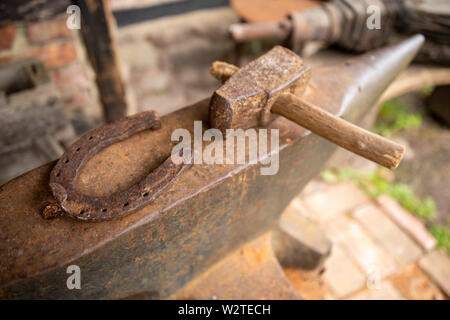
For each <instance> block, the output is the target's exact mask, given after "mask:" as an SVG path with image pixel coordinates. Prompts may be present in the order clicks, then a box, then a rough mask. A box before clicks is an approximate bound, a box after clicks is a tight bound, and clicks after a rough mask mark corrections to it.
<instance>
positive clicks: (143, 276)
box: [0, 37, 423, 299]
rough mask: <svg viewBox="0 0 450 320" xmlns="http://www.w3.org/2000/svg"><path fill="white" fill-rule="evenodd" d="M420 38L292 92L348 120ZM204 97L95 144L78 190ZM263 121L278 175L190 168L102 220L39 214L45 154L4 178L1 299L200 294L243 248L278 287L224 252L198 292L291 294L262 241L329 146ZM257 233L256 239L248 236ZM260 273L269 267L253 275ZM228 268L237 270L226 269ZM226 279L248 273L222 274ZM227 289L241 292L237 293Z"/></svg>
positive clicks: (105, 181) (109, 181)
mask: <svg viewBox="0 0 450 320" xmlns="http://www.w3.org/2000/svg"><path fill="white" fill-rule="evenodd" d="M422 42H423V38H422V37H413V38H410V39H408V40H406V41H404V42H402V43H400V44H398V45H395V46H393V47H389V48H384V49H381V50H380V51H376V52H370V53H369V54H366V55H363V56H359V57H356V58H353V59H351V60H349V61H346V62H344V63H339V64H337V65H332V66H327V67H321V68H313V69H312V75H311V80H310V82H309V84H308V87H307V88H306V91H305V93H304V94H303V96H302V98H303V99H305V100H307V101H310V102H311V103H314V104H316V105H320V106H322V107H323V108H324V109H326V110H327V111H329V112H332V113H334V114H336V115H339V116H340V117H343V118H345V119H346V120H349V121H351V122H354V123H358V122H360V121H361V119H362V118H363V117H364V115H365V114H366V113H368V112H369V111H370V110H371V108H372V107H373V106H374V104H375V103H376V102H377V100H378V99H379V98H380V96H381V94H382V93H383V92H384V90H385V89H386V88H387V87H388V86H389V85H390V84H391V82H392V81H393V80H394V79H395V77H396V76H397V75H398V74H399V73H400V72H401V71H402V70H403V69H404V68H405V67H406V66H407V65H408V64H409V63H410V61H411V60H412V59H413V57H414V56H415V54H416V53H417V51H418V49H419V48H420V46H421V44H422ZM208 103H209V99H205V100H203V101H200V102H198V103H195V104H194V105H191V106H188V107H186V108H183V109H181V110H178V111H176V112H174V113H171V114H168V115H166V116H164V117H162V118H161V128H160V129H158V130H152V131H150V130H144V131H141V132H139V133H137V134H135V135H133V136H131V137H129V138H128V139H125V140H123V141H120V142H118V143H115V144H113V145H111V146H108V147H107V148H105V149H103V150H102V151H101V152H99V153H98V154H96V155H95V156H93V157H92V158H91V159H90V160H89V161H88V162H87V164H86V165H85V167H84V168H83V170H82V172H81V173H80V175H79V176H78V178H77V180H76V183H75V185H76V188H77V190H78V191H79V192H80V193H84V194H90V195H96V196H105V195H108V194H111V193H113V192H115V191H117V190H125V189H127V188H128V187H129V186H131V185H134V184H136V183H137V182H138V181H140V180H141V179H142V178H143V177H145V176H146V175H148V173H149V172H151V171H152V170H154V169H155V168H157V167H158V166H159V165H160V164H161V163H163V162H164V161H165V160H166V159H167V158H168V157H169V156H170V152H171V148H172V144H171V143H169V141H170V140H171V139H170V137H171V133H172V132H173V131H174V130H175V129H177V128H186V129H187V130H189V131H190V132H191V133H192V132H193V130H194V121H195V120H200V121H203V123H204V124H207V123H208V117H209V116H208ZM268 127H269V128H276V129H279V135H280V142H279V144H280V150H279V158H280V164H279V172H278V174H276V175H267V176H264V175H260V170H259V168H260V164H259V163H256V164H235V165H208V164H201V165H193V166H192V167H190V168H189V169H187V170H184V171H183V172H182V173H181V174H179V175H178V176H177V177H175V178H174V180H173V181H172V183H171V184H170V185H169V186H167V187H166V188H165V189H164V191H163V192H161V193H160V194H159V195H158V196H157V197H155V199H154V200H153V201H152V202H150V203H149V204H148V205H146V206H144V207H142V208H140V209H138V210H137V211H135V212H134V213H132V214H129V215H127V216H125V217H121V218H118V219H113V220H109V221H101V222H95V223H92V222H84V221H78V220H74V219H71V218H70V217H67V216H62V217H58V218H55V219H51V220H45V219H43V218H42V216H41V214H40V213H41V209H42V205H43V204H44V203H45V202H49V201H54V198H53V195H52V192H51V189H50V186H49V175H50V171H51V170H52V168H53V166H54V163H49V164H47V165H44V166H42V167H40V168H37V169H35V170H32V171H30V172H28V173H26V174H24V175H22V176H20V177H18V178H16V179H14V180H12V181H10V182H8V183H7V184H5V185H3V186H2V187H1V189H0V238H1V240H0V241H1V242H0V243H1V245H0V297H2V298H30V299H35V298H58V299H81V298H88V299H100V298H101V299H103V298H125V297H129V296H135V295H136V294H138V293H145V295H146V296H149V297H151V298H161V299H164V298H170V297H190V298H195V297H200V296H201V295H199V294H196V293H195V292H196V291H195V290H194V291H189V290H187V289H186V288H187V287H188V286H189V285H192V283H193V282H195V280H194V279H196V278H197V277H200V276H202V275H205V274H208V272H212V271H211V270H216V271H217V267H216V269H214V268H213V266H214V265H215V266H217V263H219V264H220V263H222V262H223V261H224V259H225V260H226V259H227V257H230V255H231V256H232V255H233V253H234V252H236V250H239V249H240V248H243V247H245V246H251V247H252V248H253V249H254V250H256V252H259V254H260V256H259V258H258V259H256V260H255V261H254V263H255V264H254V266H255V268H259V269H258V270H259V271H261V270H262V268H263V266H266V265H267V263H269V262H270V263H269V265H270V268H265V269H264V270H265V271H264V270H263V271H261V272H263V273H262V274H259V275H258V277H261V279H263V277H264V279H267V281H268V282H267V283H272V284H273V283H278V289H274V290H262V288H261V286H264V283H266V282H264V281H265V280H260V281H255V282H251V281H250V280H249V279H254V278H255V277H253V278H252V277H247V276H245V275H247V274H249V273H251V272H252V270H256V269H251V268H248V266H244V265H243V263H244V262H245V261H247V260H246V259H245V255H244V256H241V258H240V259H237V262H236V263H237V264H234V266H233V259H234V258H233V259H232V260H227V261H229V262H228V263H230V265H228V267H227V268H226V269H227V270H228V272H229V273H228V277H221V279H217V280H218V281H217V282H216V285H215V286H210V287H207V286H204V287H201V288H203V293H202V294H205V295H206V294H209V293H211V294H215V295H217V297H219V298H225V297H232V298H233V297H234V298H239V297H244V298H245V297H246V298H252V297H253V298H254V297H255V294H260V295H259V296H258V297H267V294H268V292H272V293H279V295H277V297H291V298H297V297H298V296H297V295H296V294H295V293H293V292H291V291H289V290H291V288H290V287H289V284H288V282H287V280H282V281H281V280H280V281H279V282H277V281H273V280H274V279H275V280H276V279H281V278H282V275H281V273H280V267H279V266H276V261H275V260H273V259H272V258H273V253H271V252H270V250H266V249H267V246H266V245H268V246H269V247H270V241H271V240H270V237H267V234H268V232H270V231H271V230H274V229H275V228H277V225H278V223H277V222H278V219H279V216H280V214H281V212H282V211H283V209H284V208H285V207H286V206H287V204H288V203H289V202H290V201H291V199H292V198H293V197H294V196H295V195H297V194H298V193H299V192H300V191H301V189H302V188H303V187H304V186H305V184H306V183H307V182H308V181H309V180H311V179H312V178H313V177H314V176H316V175H317V174H318V173H319V172H320V170H321V169H322V168H323V166H324V164H325V162H326V161H327V160H328V159H329V157H330V156H331V155H332V154H333V152H334V151H335V150H336V146H335V145H333V144H332V143H330V142H328V141H326V140H324V139H323V138H320V137H318V136H315V135H313V134H311V133H310V132H309V131H307V130H305V129H304V128H302V127H300V126H298V125H296V124H294V123H292V122H290V121H288V120H286V119H285V118H283V117H278V118H277V119H276V120H274V121H273V122H271V123H270V124H269V125H268ZM256 239H262V240H261V241H260V242H257V243H255V241H256ZM253 249H252V250H253ZM263 253H264V254H263ZM266 253H267V254H266ZM271 257H272V258H271ZM272 260H273V261H272ZM271 263H273V264H271ZM70 265H77V266H79V267H80V270H81V287H82V288H81V289H80V290H76V289H74V290H70V289H68V287H67V286H66V281H67V278H68V276H69V274H67V267H68V266H70ZM239 265H240V266H241V268H239ZM244 267H245V268H244ZM211 268H213V269H211ZM219 269H220V268H219ZM267 270H272V271H270V272H272V274H271V275H270V274H264V272H269V271H267ZM217 272H219V271H217ZM239 272H242V273H243V276H242V277H236V275H239ZM255 272H256V271H255ZM274 274H276V275H277V276H274ZM232 275H235V277H233V276H232ZM210 276H211V274H210ZM233 279H234V280H233ZM236 279H247V280H244V281H245V282H246V283H245V284H243V283H241V284H240V283H232V282H233V281H235V280H236ZM238 287H242V288H243V290H247V291H246V292H248V293H249V294H248V295H243V296H239V294H237V293H236V290H237V289H236V288H238ZM266 289H267V288H266ZM233 290H234V291H233ZM283 290H284V291H283ZM252 294H253V295H252ZM202 297H212V296H202ZM271 297H273V296H271Z"/></svg>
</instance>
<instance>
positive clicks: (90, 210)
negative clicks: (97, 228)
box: [50, 111, 187, 221]
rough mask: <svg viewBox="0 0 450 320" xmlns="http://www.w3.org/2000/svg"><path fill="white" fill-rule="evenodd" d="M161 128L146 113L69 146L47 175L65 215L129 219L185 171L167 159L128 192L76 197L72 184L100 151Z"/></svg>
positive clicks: (155, 116) (155, 118) (154, 115)
mask: <svg viewBox="0 0 450 320" xmlns="http://www.w3.org/2000/svg"><path fill="white" fill-rule="evenodd" d="M160 128H161V122H160V120H159V116H158V114H157V113H156V112H154V111H147V112H142V113H139V114H137V115H134V116H130V117H126V118H123V119H120V120H117V121H115V122H113V123H111V124H108V125H105V126H103V127H100V128H98V129H95V130H93V131H91V132H88V133H87V134H85V135H84V136H82V137H81V138H80V139H78V140H77V141H76V142H75V143H74V144H72V145H71V146H70V148H69V149H68V150H67V151H66V152H65V153H64V154H63V155H62V156H61V158H60V159H59V160H58V162H57V163H56V165H55V167H54V168H53V169H52V171H51V173H50V188H51V190H52V193H53V195H54V197H55V198H56V200H57V201H58V202H59V205H60V206H61V209H62V210H63V211H64V213H65V214H67V215H69V216H70V217H72V218H75V219H77V220H83V221H102V220H108V219H112V218H116V217H123V216H125V215H128V214H129V213H131V212H133V211H135V210H137V209H139V208H141V207H143V206H145V205H146V204H148V203H149V202H151V201H152V200H154V199H155V198H156V197H157V196H158V195H159V194H160V193H161V192H162V191H163V190H164V189H165V188H166V187H167V186H168V185H169V184H170V182H171V181H172V180H173V179H174V178H175V177H176V176H177V175H178V174H180V173H181V172H182V171H183V170H184V169H185V168H186V167H187V166H186V165H185V164H184V163H181V164H175V163H173V162H172V160H171V157H169V158H167V159H166V160H165V161H164V162H163V163H162V164H161V165H160V166H159V167H158V168H156V169H155V170H153V171H152V172H151V173H150V174H149V175H147V176H146V177H145V178H144V179H143V180H141V181H140V182H139V183H137V184H135V185H133V186H132V187H131V188H129V189H127V190H124V191H118V192H115V193H113V194H111V195H108V196H104V197H93V196H89V195H85V194H81V193H79V192H78V191H77V190H76V187H75V181H76V179H77V177H78V175H79V173H80V172H81V170H82V169H83V167H84V165H85V164H86V163H87V161H88V160H89V159H91V158H92V157H93V156H94V155H95V154H97V153H98V152H99V151H100V150H102V149H104V148H105V147H107V146H109V145H111V144H114V143H116V142H119V141H122V140H125V139H127V138H129V137H130V136H132V135H133V134H135V133H138V132H140V131H143V130H145V129H151V130H158V129H160ZM64 213H63V214H64Z"/></svg>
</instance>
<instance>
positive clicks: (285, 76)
mask: <svg viewBox="0 0 450 320" xmlns="http://www.w3.org/2000/svg"><path fill="white" fill-rule="evenodd" d="M309 76H310V71H309V67H307V66H305V65H304V64H303V61H302V60H301V59H300V57H298V56H297V55H296V54H295V53H294V52H292V51H291V50H289V49H286V48H283V47H280V46H276V47H274V48H273V49H272V50H270V51H269V52H267V53H266V54H265V55H263V56H261V57H259V58H258V59H256V60H254V61H252V62H250V63H249V64H247V65H246V66H244V67H242V68H241V69H239V71H237V72H236V73H234V74H233V76H231V78H229V79H228V80H227V81H226V82H225V84H224V85H223V86H222V87H220V88H219V89H218V90H216V92H214V95H213V96H212V98H211V101H210V105H209V116H210V122H211V125H212V126H213V127H214V128H217V129H219V130H221V131H222V132H223V133H225V131H226V129H237V128H242V129H246V128H250V127H253V126H257V125H261V126H265V125H267V124H268V123H269V121H270V109H271V107H272V105H273V103H274V102H275V100H276V99H277V97H278V95H279V94H281V93H292V94H295V95H300V94H302V92H303V91H304V89H305V88H306V84H307V83H308V80H309Z"/></svg>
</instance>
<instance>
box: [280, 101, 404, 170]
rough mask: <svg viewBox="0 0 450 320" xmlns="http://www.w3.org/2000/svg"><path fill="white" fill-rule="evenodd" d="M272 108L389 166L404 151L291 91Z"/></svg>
mask: <svg viewBox="0 0 450 320" xmlns="http://www.w3.org/2000/svg"><path fill="white" fill-rule="evenodd" d="M271 110H272V112H274V113H277V114H279V115H282V116H284V117H286V118H288V119H289V120H292V121H294V122H295V123H297V124H299V125H301V126H302V127H304V128H306V129H309V130H311V132H314V133H315V134H317V135H319V136H321V137H323V138H325V139H328V140H330V141H332V142H334V143H335V144H337V145H339V146H341V147H342V148H344V149H347V150H349V151H351V152H354V153H356V154H358V155H360V156H362V157H364V158H366V159H369V160H372V161H374V162H376V163H378V164H380V165H382V166H384V167H387V168H389V169H395V168H396V167H397V166H398V164H399V163H400V160H401V159H402V157H403V154H404V152H405V148H404V147H403V146H402V145H400V144H398V143H395V142H393V141H390V140H388V139H385V138H383V137H381V136H379V135H377V134H374V133H372V132H370V131H367V130H364V129H362V128H360V127H357V126H355V125H354V124H352V123H350V122H347V121H345V120H343V119H341V118H339V117H336V116H335V115H333V114H331V113H329V112H327V111H325V110H323V109H322V108H319V107H317V106H315V105H313V104H312V103H309V102H307V101H305V100H303V99H301V98H299V97H297V96H295V95H293V94H281V95H280V96H279V97H278V99H277V100H276V102H275V103H274V105H273V106H272V109H271Z"/></svg>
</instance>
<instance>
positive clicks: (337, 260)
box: [323, 245, 366, 298]
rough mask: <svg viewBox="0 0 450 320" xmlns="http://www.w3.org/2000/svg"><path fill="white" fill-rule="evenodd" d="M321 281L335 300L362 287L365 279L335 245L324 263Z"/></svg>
mask: <svg viewBox="0 0 450 320" xmlns="http://www.w3.org/2000/svg"><path fill="white" fill-rule="evenodd" d="M323 279H324V282H325V283H326V285H328V286H329V287H330V289H331V290H332V291H333V292H334V294H335V295H336V297H337V298H343V297H346V296H348V295H350V294H351V293H353V292H356V291H357V290H360V289H361V288H363V287H364V285H365V283H366V277H365V276H364V274H363V273H362V272H361V271H360V270H359V269H358V267H357V266H356V265H355V264H354V263H353V262H352V261H351V260H350V258H349V257H348V256H347V255H346V254H345V252H344V250H343V249H342V248H340V247H339V246H337V245H334V246H333V249H332V250H331V256H330V257H329V258H328V259H327V260H326V262H325V273H324V274H323Z"/></svg>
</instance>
